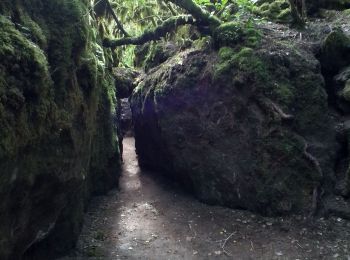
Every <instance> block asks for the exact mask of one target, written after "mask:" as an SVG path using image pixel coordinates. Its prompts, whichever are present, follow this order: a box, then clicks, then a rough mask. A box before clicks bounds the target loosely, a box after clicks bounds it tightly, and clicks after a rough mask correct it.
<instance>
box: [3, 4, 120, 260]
mask: <svg viewBox="0 0 350 260" xmlns="http://www.w3.org/2000/svg"><path fill="white" fill-rule="evenodd" d="M88 8H89V6H88V5H87V4H85V2H84V1H78V0H73V1H71V0H69V1H68V0H63V1H62V0H52V1H44V0H35V1H16V2H14V1H9V0H4V1H1V3H0V31H1V33H0V60H1V62H0V169H1V170H0V172H1V173H0V197H1V201H0V259H5V260H6V259H27V258H28V259H53V258H55V257H56V256H57V255H61V254H63V253H67V251H68V249H70V248H72V247H73V246H74V243H75V240H76V238H77V236H78V235H79V232H80V228H81V224H82V219H83V218H82V215H83V210H84V207H85V206H86V202H87V201H88V199H89V197H90V196H91V195H92V194H96V193H102V192H105V191H107V190H108V189H110V188H111V187H114V186H116V184H117V176H118V172H119V170H118V167H119V156H118V148H117V147H118V145H117V141H116V133H115V132H116V129H115V126H114V125H113V120H112V119H113V115H112V113H111V111H113V110H112V108H113V107H115V104H114V103H115V100H116V99H115V96H114V87H115V85H114V79H113V76H112V74H111V72H110V71H108V70H107V69H106V67H108V66H107V64H105V60H106V59H105V56H106V57H107V56H108V55H106V54H108V53H103V51H102V48H101V47H100V46H99V45H98V43H97V42H96V41H97V40H96V36H95V32H94V29H93V25H91V24H89V21H88V20H89V19H88V17H87V16H86V13H87V12H88ZM48 14H49V15H48ZM92 39H94V40H92Z"/></svg>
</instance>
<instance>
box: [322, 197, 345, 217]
mask: <svg viewBox="0 0 350 260" xmlns="http://www.w3.org/2000/svg"><path fill="white" fill-rule="evenodd" d="M323 203H324V209H325V213H326V214H327V215H331V216H332V215H333V216H339V217H342V218H344V219H350V202H348V201H346V200H345V199H344V198H342V197H327V198H326V199H324V201H323Z"/></svg>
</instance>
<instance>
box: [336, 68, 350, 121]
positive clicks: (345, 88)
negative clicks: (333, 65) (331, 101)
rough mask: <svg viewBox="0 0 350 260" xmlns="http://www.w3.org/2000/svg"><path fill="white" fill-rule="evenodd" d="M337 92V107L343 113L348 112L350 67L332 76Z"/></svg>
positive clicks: (349, 102)
mask: <svg viewBox="0 0 350 260" xmlns="http://www.w3.org/2000/svg"><path fill="white" fill-rule="evenodd" d="M334 82H335V84H334V86H335V89H336V92H337V107H338V108H339V109H340V110H341V111H342V112H343V113H344V114H349V113H350V67H347V68H345V69H344V70H342V71H341V72H340V73H339V74H338V75H336V76H335V77H334Z"/></svg>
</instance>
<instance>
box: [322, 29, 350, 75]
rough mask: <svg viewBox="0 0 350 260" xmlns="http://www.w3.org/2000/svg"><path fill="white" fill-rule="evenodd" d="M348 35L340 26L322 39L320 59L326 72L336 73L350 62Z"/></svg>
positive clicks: (349, 39) (349, 40) (349, 38)
mask: <svg viewBox="0 0 350 260" xmlns="http://www.w3.org/2000/svg"><path fill="white" fill-rule="evenodd" d="M349 59H350V37H349V36H347V35H346V34H345V33H344V32H343V31H342V30H341V29H340V28H336V29H334V31H332V32H331V33H329V34H328V35H327V36H326V38H325V39H324V40H323V43H322V46H321V53H320V61H321V65H322V67H323V69H324V70H325V71H326V73H328V74H333V75H335V74H337V72H339V71H340V70H341V69H342V68H344V67H345V66H347V65H349V64H350V61H349Z"/></svg>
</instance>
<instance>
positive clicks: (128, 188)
mask: <svg viewBox="0 0 350 260" xmlns="http://www.w3.org/2000/svg"><path fill="white" fill-rule="evenodd" d="M123 144H124V155H123V156H124V165H123V173H122V178H121V179H120V189H119V191H112V192H110V193H109V194H108V195H107V196H102V197H98V198H95V199H94V200H93V201H92V203H91V205H90V208H89V211H88V212H87V214H86V217H85V225H84V228H83V232H82V234H81V236H80V238H79V242H78V245H77V249H76V251H75V252H74V253H72V256H73V255H74V256H75V257H78V258H83V259H86V258H88V257H94V259H346V260H348V259H350V253H349V251H350V222H347V221H345V220H343V219H340V218H330V219H327V220H325V219H322V218H321V219H312V220H310V219H304V218H303V217H300V216H293V217H288V218H274V219H273V218H267V217H262V216H259V215H256V214H252V213H250V212H247V211H240V210H231V209H227V208H222V207H216V206H209V205H206V204H202V203H200V202H198V201H197V200H195V199H194V198H193V197H191V196H190V195H188V194H186V193H185V192H183V191H181V187H179V186H177V185H176V184H173V183H170V182H169V181H167V180H163V179H162V178H160V177H156V176H155V175H152V174H148V173H147V172H142V171H141V170H140V168H139V166H138V162H137V157H136V154H135V148H134V147H135V146H134V139H133V138H125V139H124V142H123Z"/></svg>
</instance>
